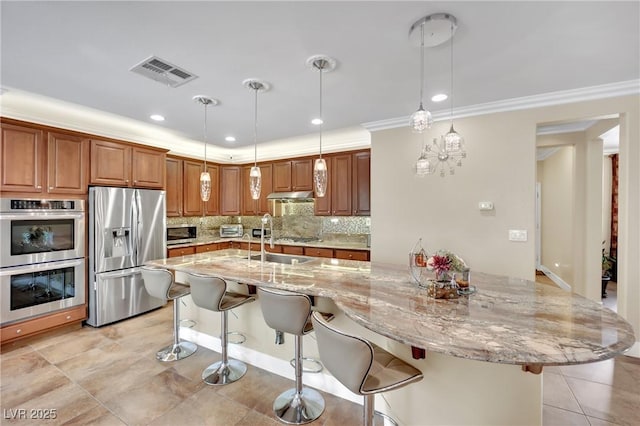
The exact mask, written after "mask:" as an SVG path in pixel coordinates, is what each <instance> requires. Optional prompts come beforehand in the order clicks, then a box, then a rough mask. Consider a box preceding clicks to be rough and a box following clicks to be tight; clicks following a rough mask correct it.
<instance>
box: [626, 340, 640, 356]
mask: <svg viewBox="0 0 640 426" xmlns="http://www.w3.org/2000/svg"><path fill="white" fill-rule="evenodd" d="M624 355H626V356H631V357H634V358H640V341H638V342H636V343H635V344H634V345H633V346H631V347H630V348H629V350H628V351H626V352H625V353H624Z"/></svg>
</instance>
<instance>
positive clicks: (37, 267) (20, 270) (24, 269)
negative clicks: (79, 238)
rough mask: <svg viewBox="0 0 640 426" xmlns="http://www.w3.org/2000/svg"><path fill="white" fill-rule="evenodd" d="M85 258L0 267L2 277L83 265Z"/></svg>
mask: <svg viewBox="0 0 640 426" xmlns="http://www.w3.org/2000/svg"><path fill="white" fill-rule="evenodd" d="M83 262H84V259H73V260H63V261H60V262H46V263H35V264H33V265H23V266H15V267H11V268H2V269H0V277H4V276H7V275H18V274H28V273H29V272H40V271H49V270H51V269H61V268H68V267H70V266H78V265H82V263H83Z"/></svg>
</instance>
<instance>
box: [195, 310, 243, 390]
mask: <svg viewBox="0 0 640 426" xmlns="http://www.w3.org/2000/svg"><path fill="white" fill-rule="evenodd" d="M228 312H229V311H223V312H222V327H221V328H222V331H221V333H220V346H221V347H222V350H221V354H222V359H221V360H220V361H218V362H216V363H214V364H211V365H210V366H209V367H207V368H206V369H205V370H204V372H203V373H202V380H204V382H205V383H206V384H208V385H226V384H228V383H233V382H235V381H236V380H238V379H240V378H241V377H242V376H244V374H245V373H246V372H247V366H246V364H245V363H244V362H242V361H238V360H235V359H229V357H228V356H227V345H228V341H227V320H228V315H227V314H228Z"/></svg>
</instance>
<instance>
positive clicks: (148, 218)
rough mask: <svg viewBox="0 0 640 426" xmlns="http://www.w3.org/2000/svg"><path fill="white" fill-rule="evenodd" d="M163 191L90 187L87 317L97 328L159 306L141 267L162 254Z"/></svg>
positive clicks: (164, 225) (164, 253)
mask: <svg viewBox="0 0 640 426" xmlns="http://www.w3.org/2000/svg"><path fill="white" fill-rule="evenodd" d="M166 221H167V219H166V207H165V192H164V191H160V190H149V189H131V188H109V187H92V188H90V189H89V319H88V320H87V324H89V325H92V326H94V327H100V326H102V325H105V324H109V323H112V322H115V321H119V320H121V319H124V318H128V317H131V316H134V315H137V314H140V313H142V312H147V311H149V310H152V309H155V308H158V307H160V306H162V305H164V303H166V302H165V301H164V300H161V299H157V298H155V297H151V296H150V295H149V294H148V293H147V291H146V290H145V288H144V283H143V281H142V274H141V272H140V267H141V266H142V265H143V264H144V263H145V262H146V261H148V260H153V259H160V258H164V257H166V246H167V242H166V231H165V230H166Z"/></svg>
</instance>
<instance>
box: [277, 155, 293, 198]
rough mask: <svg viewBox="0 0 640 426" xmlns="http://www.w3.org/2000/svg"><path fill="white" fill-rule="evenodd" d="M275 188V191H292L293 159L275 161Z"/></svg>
mask: <svg viewBox="0 0 640 426" xmlns="http://www.w3.org/2000/svg"><path fill="white" fill-rule="evenodd" d="M273 190H274V191H275V192H287V191H291V161H278V162H275V163H273Z"/></svg>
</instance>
